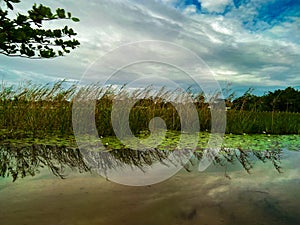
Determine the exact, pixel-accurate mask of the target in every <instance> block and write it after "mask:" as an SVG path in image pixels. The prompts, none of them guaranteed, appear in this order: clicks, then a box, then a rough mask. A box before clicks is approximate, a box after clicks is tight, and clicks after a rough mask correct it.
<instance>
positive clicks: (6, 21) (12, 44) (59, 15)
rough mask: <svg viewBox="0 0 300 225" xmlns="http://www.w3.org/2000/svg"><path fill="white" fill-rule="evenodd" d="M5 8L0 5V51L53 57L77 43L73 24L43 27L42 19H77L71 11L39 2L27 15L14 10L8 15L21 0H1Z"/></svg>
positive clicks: (7, 53)
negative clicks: (60, 26) (70, 26)
mask: <svg viewBox="0 0 300 225" xmlns="http://www.w3.org/2000/svg"><path fill="white" fill-rule="evenodd" d="M4 2H5V3H6V8H7V9H6V10H3V9H2V8H0V53H1V54H4V55H7V56H21V57H27V58H53V57H57V56H63V55H64V54H65V53H70V51H71V49H75V48H76V47H78V46H79V45H80V43H79V41H78V40H76V39H74V38H73V37H74V36H76V35H77V34H76V33H75V32H74V30H73V29H72V28H69V27H68V26H65V27H64V28H62V29H44V28H43V23H44V22H45V21H53V20H64V19H65V20H72V21H74V22H78V21H79V19H78V18H76V17H72V14H71V13H70V12H66V11H65V10H64V9H61V8H58V9H56V11H55V12H52V10H51V9H50V8H49V7H47V6H44V5H42V4H40V5H36V4H34V5H33V6H32V9H30V10H28V14H27V15H23V14H21V13H17V15H16V17H15V18H11V16H10V15H9V11H13V10H14V6H13V4H14V3H19V2H20V0H4Z"/></svg>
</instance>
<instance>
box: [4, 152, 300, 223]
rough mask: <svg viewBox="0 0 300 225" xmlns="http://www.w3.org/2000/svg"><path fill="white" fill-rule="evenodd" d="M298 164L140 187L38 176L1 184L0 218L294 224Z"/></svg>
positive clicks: (291, 155) (295, 157)
mask: <svg viewBox="0 0 300 225" xmlns="http://www.w3.org/2000/svg"><path fill="white" fill-rule="evenodd" d="M299 159H300V154H299V152H292V151H283V152H282V159H281V166H282V171H283V173H278V172H277V171H276V170H275V169H274V166H273V165H272V163H270V162H266V163H262V162H261V161H259V160H257V159H255V157H252V163H253V168H252V169H251V170H250V174H248V173H247V172H246V171H245V170H244V168H243V166H242V165H241V164H240V163H238V162H237V161H235V162H234V163H233V164H231V163H228V164H226V166H224V165H223V166H222V165H220V164H217V163H215V164H214V165H211V166H210V168H209V169H208V170H206V171H204V172H198V171H197V170H192V171H191V172H189V173H188V172H186V170H181V171H180V172H179V173H178V174H177V175H175V176H174V177H172V178H171V179H169V180H168V181H166V182H163V183H160V184H157V185H153V186H146V187H126V186H121V185H117V184H114V183H112V182H108V181H106V180H105V179H101V177H99V176H96V175H95V174H93V175H91V174H89V173H88V174H77V173H72V172H69V171H68V173H69V175H68V177H67V179H65V180H60V179H57V178H56V177H53V176H49V175H47V174H48V171H47V170H41V173H40V174H37V175H36V176H35V177H27V178H26V179H24V180H17V181H16V182H15V183H12V182H7V181H6V180H5V182H3V180H1V181H0V208H1V211H0V219H1V223H3V224H6V225H10V224H11V225H15V224H31V225H38V224H59V223H62V224H66V225H69V224H70V225H71V224H72V225H73V224H91V225H96V224H97V225H99V224H100V225H101V224H109V225H119V224H124V225H126V224H130V225H137V224H145V225H153V224H156V225H165V224H183V225H190V224H196V225H198V224H214V225H215V224H216V225H218V224H220V225H221V224H222V225H232V224H245V225H253V224H268V225H282V224H299V223H300V217H299V215H298V212H299V209H300V200H299V199H300V192H299V184H300V174H299V167H300V165H299V163H298V162H299ZM225 169H226V173H227V174H228V176H229V177H230V178H231V179H229V178H227V177H226V176H224V174H225ZM41 206H43V207H41ZM53 215H55V216H53Z"/></svg>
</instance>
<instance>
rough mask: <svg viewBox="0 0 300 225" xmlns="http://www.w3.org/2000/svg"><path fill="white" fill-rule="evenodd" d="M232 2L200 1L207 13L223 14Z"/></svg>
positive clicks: (226, 0) (225, 0)
mask: <svg viewBox="0 0 300 225" xmlns="http://www.w3.org/2000/svg"><path fill="white" fill-rule="evenodd" d="M230 3H232V0H201V6H202V7H203V8H204V9H206V10H207V11H209V12H223V11H224V9H225V7H226V5H229V4H230Z"/></svg>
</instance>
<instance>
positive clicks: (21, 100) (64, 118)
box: [0, 81, 300, 139]
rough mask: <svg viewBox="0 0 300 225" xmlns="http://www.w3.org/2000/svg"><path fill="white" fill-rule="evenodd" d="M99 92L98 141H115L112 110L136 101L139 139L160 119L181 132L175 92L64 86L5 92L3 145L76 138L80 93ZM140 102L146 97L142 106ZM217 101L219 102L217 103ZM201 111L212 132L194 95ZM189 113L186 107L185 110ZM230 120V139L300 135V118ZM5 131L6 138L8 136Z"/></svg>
mask: <svg viewBox="0 0 300 225" xmlns="http://www.w3.org/2000/svg"><path fill="white" fill-rule="evenodd" d="M95 90H96V91H97V93H96V95H97V97H96V99H97V100H96V106H95V122H96V127H97V130H98V134H99V136H114V135H115V134H114V130H113V127H112V122H111V112H112V106H113V102H114V100H115V99H120V98H124V97H126V98H133V99H137V102H136V104H135V105H134V107H133V108H132V109H131V112H130V116H129V123H130V128H131V130H132V132H133V133H134V134H135V135H139V134H140V133H142V132H144V131H148V130H149V128H148V126H149V122H150V120H151V119H152V118H153V117H161V118H162V119H163V120H164V121H165V122H166V125H167V129H168V130H170V131H180V130H181V126H180V117H179V115H178V113H177V111H176V109H175V107H174V106H173V105H172V104H171V103H170V101H169V102H168V101H167V100H168V99H170V96H172V98H173V99H175V101H176V99H179V98H181V99H182V98H184V96H183V95H182V93H180V92H178V93H176V91H174V92H171V91H168V90H164V89H162V90H160V91H158V92H156V93H154V94H153V93H152V94H149V93H150V92H151V90H150V89H143V90H137V91H135V92H133V93H129V92H126V90H124V89H121V90H118V91H116V90H115V89H112V88H100V89H99V88H97V87H96V86H95V87H81V88H79V87H77V86H76V85H72V86H70V87H68V88H65V87H64V81H60V82H57V83H55V84H53V85H44V86H39V85H32V84H29V85H28V86H24V87H19V88H16V89H13V88H4V87H2V90H1V91H0V129H1V130H2V132H1V139H5V138H22V137H41V138H42V137H47V136H51V135H58V136H73V128H72V105H73V102H74V99H75V98H76V97H77V94H78V93H79V92H85V93H93V92H95ZM139 96H144V97H143V98H140V99H139V100H138V97H139ZM217 97H218V95H216V96H215V97H214V98H217ZM192 100H193V102H194V105H195V107H196V109H197V112H198V115H199V122H200V131H209V130H210V124H211V114H210V109H209V104H208V103H207V102H208V101H213V100H212V99H210V100H204V95H203V93H200V94H198V95H193V96H192ZM183 107H184V106H183ZM226 114H227V126H226V133H227V134H230V133H232V134H244V133H247V134H263V133H268V134H300V113H291V112H274V111H273V112H258V111H254V110H253V111H245V110H236V109H231V110H228V111H227V112H226ZM4 131H6V132H4Z"/></svg>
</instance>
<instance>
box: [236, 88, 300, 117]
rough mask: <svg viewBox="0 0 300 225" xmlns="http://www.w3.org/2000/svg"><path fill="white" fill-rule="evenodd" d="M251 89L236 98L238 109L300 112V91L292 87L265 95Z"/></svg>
mask: <svg viewBox="0 0 300 225" xmlns="http://www.w3.org/2000/svg"><path fill="white" fill-rule="evenodd" d="M251 92H252V89H249V90H248V91H247V92H246V93H245V94H244V95H243V96H241V97H239V98H237V99H235V100H234V101H233V105H234V107H235V108H236V109H238V110H248V111H277V112H300V105H299V102H300V91H299V90H296V89H294V88H292V87H288V88H286V89H285V90H279V89H278V90H276V91H274V92H270V91H269V92H268V93H267V94H265V95H263V96H256V95H253V94H252V93H251Z"/></svg>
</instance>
